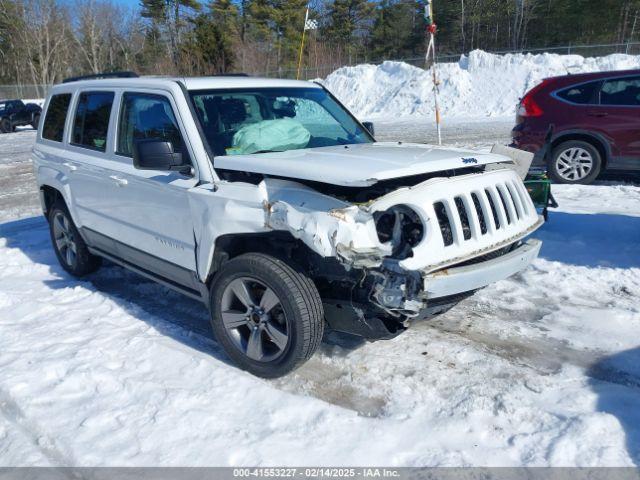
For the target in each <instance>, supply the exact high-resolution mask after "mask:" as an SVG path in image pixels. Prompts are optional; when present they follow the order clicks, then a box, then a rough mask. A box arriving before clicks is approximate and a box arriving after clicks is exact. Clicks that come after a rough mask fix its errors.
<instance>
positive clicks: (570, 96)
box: [557, 82, 600, 105]
mask: <svg viewBox="0 0 640 480" xmlns="http://www.w3.org/2000/svg"><path fill="white" fill-rule="evenodd" d="M599 84H600V82H590V83H584V84H582V85H576V86H573V87H569V88H565V89H564V90H560V91H559V92H558V94H557V95H558V96H559V97H560V98H562V99H563V100H566V101H568V102H571V103H578V104H581V105H585V104H588V103H597V102H596V95H597V92H598V85H599Z"/></svg>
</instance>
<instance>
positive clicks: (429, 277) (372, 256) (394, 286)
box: [264, 169, 542, 338]
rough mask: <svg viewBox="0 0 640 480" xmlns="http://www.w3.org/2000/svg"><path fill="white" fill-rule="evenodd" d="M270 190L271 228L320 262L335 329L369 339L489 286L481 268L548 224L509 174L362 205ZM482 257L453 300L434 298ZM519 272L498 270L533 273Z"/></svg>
mask: <svg viewBox="0 0 640 480" xmlns="http://www.w3.org/2000/svg"><path fill="white" fill-rule="evenodd" d="M264 183H265V188H267V189H268V196H267V198H269V202H268V203H267V204H265V212H266V226H267V228H270V229H274V230H284V231H287V232H289V233H290V234H291V235H292V236H293V237H295V238H296V239H298V240H300V241H301V242H303V243H304V245H306V247H308V248H309V249H310V250H311V251H312V252H313V253H314V254H317V256H318V260H317V261H315V262H312V263H313V264H312V265H310V266H309V269H310V271H311V273H312V275H313V277H314V281H316V283H317V284H318V285H319V288H320V290H321V295H322V297H323V301H324V302H325V306H326V311H327V320H328V321H329V323H330V324H331V326H332V327H334V328H335V329H337V330H347V331H350V332H352V333H354V330H355V333H358V334H360V335H363V336H367V337H369V338H372V337H373V338H387V337H389V336H394V335H395V334H397V333H399V332H400V331H402V330H403V329H404V328H406V326H407V325H408V321H409V320H411V319H412V318H416V317H423V316H428V315H429V314H430V313H432V311H433V312H435V313H438V311H439V310H442V309H446V308H447V306H448V305H450V304H455V302H457V301H459V299H460V297H461V296H464V295H467V294H469V293H470V292H471V293H472V292H473V291H474V290H475V289H477V288H480V287H481V286H484V285H481V284H480V285H479V280H478V278H479V277H481V275H479V274H478V273H477V271H478V270H480V274H481V270H482V268H483V264H482V262H483V261H493V260H494V259H495V258H496V257H499V256H501V255H503V254H506V253H508V252H511V251H512V250H513V249H514V248H516V247H517V246H518V245H519V242H520V240H521V239H522V238H523V237H524V236H526V235H528V234H529V233H531V232H532V231H533V230H535V229H536V228H537V227H539V226H540V225H541V224H542V220H541V218H540V217H539V216H538V214H537V212H536V210H535V207H534V206H533V204H532V202H531V199H530V198H529V196H528V195H527V192H526V190H525V188H524V186H523V184H522V181H521V179H520V178H519V177H518V176H517V174H516V173H515V172H514V171H513V170H510V169H498V170H493V171H488V172H483V173H471V174H467V175H461V176H454V177H435V178H430V179H427V180H426V181H423V182H421V183H418V184H416V185H413V186H406V187H401V188H398V189H396V190H393V191H391V192H388V193H386V194H384V195H382V196H380V197H378V198H374V199H371V200H369V201H366V202H363V203H358V204H352V203H350V202H348V201H345V200H343V199H339V198H335V197H333V196H329V195H324V194H322V193H319V192H318V191H316V190H315V189H312V188H310V187H308V186H305V185H301V184H299V183H294V182H287V181H283V180H275V179H265V181H264ZM534 253H535V254H537V250H536V251H535V252H534ZM474 259H476V260H478V259H479V260H478V261H477V262H476V263H475V267H474V268H475V271H476V274H474V276H473V279H472V281H469V282H465V279H464V277H458V278H459V281H458V282H457V283H456V284H455V288H454V287H451V286H449V287H447V294H446V295H441V296H437V295H435V296H434V295H430V294H429V291H430V285H431V283H434V284H435V283H437V282H438V281H439V280H438V272H442V275H447V272H448V269H450V268H452V267H453V268H455V267H457V266H460V265H464V264H465V262H473V261H474ZM525 260H527V261H530V260H531V259H530V258H529V257H527V259H525ZM514 262H515V260H514ZM328 265H332V266H331V267H328ZM514 265H515V266H513V265H510V266H509V268H506V269H505V268H502V267H499V268H498V269H497V270H495V268H494V270H495V271H497V272H499V273H504V274H505V275H509V274H513V273H515V271H513V270H514V268H516V267H517V268H520V269H521V268H524V266H526V265H525V264H524V263H523V261H521V262H520V263H519V264H517V265H516V264H514ZM465 274H467V275H468V272H467V273H465ZM434 279H435V280H434ZM467 283H468V284H467ZM480 283H481V282H480ZM450 284H451V282H449V285H450ZM452 290H453V291H452ZM434 309H435V310H434ZM332 317H333V321H332ZM336 318H337V319H338V320H335V319H336ZM335 324H337V328H336V325H335ZM354 325H355V326H354ZM362 329H364V330H366V332H362V331H361V330H362Z"/></svg>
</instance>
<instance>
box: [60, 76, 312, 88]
mask: <svg viewBox="0 0 640 480" xmlns="http://www.w3.org/2000/svg"><path fill="white" fill-rule="evenodd" d="M177 82H179V83H181V84H183V85H184V86H185V87H186V88H187V90H209V89H211V90H217V89H221V90H223V89H224V90H226V89H234V88H278V87H285V88H286V87H288V88H322V87H320V86H319V85H318V84H316V83H313V82H306V81H300V80H286V79H280V78H261V77H245V76H232V75H229V76H211V77H169V76H167V77H161V76H143V77H135V78H104V79H87V80H76V81H71V82H68V83H63V84H59V85H56V87H57V88H56V87H54V88H55V89H56V90H59V89H65V90H67V89H75V88H87V87H96V88H105V87H107V88H108V87H111V88H123V87H138V88H145V87H149V88H154V87H161V86H164V87H169V88H171V87H175V84H176V83H177Z"/></svg>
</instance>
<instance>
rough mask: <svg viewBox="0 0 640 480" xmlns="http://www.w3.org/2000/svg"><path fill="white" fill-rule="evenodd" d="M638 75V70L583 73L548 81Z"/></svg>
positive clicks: (559, 76) (639, 71)
mask: <svg viewBox="0 0 640 480" xmlns="http://www.w3.org/2000/svg"><path fill="white" fill-rule="evenodd" d="M634 75H640V69H632V70H609V71H601V72H585V73H570V74H568V75H558V76H554V77H549V80H564V79H571V80H579V81H583V80H596V79H599V78H608V77H624V76H634Z"/></svg>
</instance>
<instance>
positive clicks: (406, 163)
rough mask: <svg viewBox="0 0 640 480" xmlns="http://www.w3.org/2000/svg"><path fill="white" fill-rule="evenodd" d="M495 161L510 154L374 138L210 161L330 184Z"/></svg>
mask: <svg viewBox="0 0 640 480" xmlns="http://www.w3.org/2000/svg"><path fill="white" fill-rule="evenodd" d="M500 162H512V160H511V159H510V158H508V157H505V156H502V155H496V154H493V153H479V152H473V151H469V150H461V149H457V148H442V147H436V146H432V145H422V144H417V143H399V142H377V143H368V144H357V145H348V146H335V147H319V148H306V149H301V150H289V151H287V152H272V153H258V154H252V155H228V156H220V157H215V159H214V166H215V167H216V168H223V169H226V170H237V171H241V172H252V173H262V174H265V175H274V176H279V177H286V178H295V179H301V180H311V181H316V182H323V183H330V184H333V185H343V186H351V187H366V186H370V185H373V184H375V183H377V182H378V181H380V180H387V179H391V178H398V177H407V176H410V175H418V174H421V173H432V172H440V171H443V170H451V169H456V168H463V167H472V166H477V165H486V164H489V163H500Z"/></svg>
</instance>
